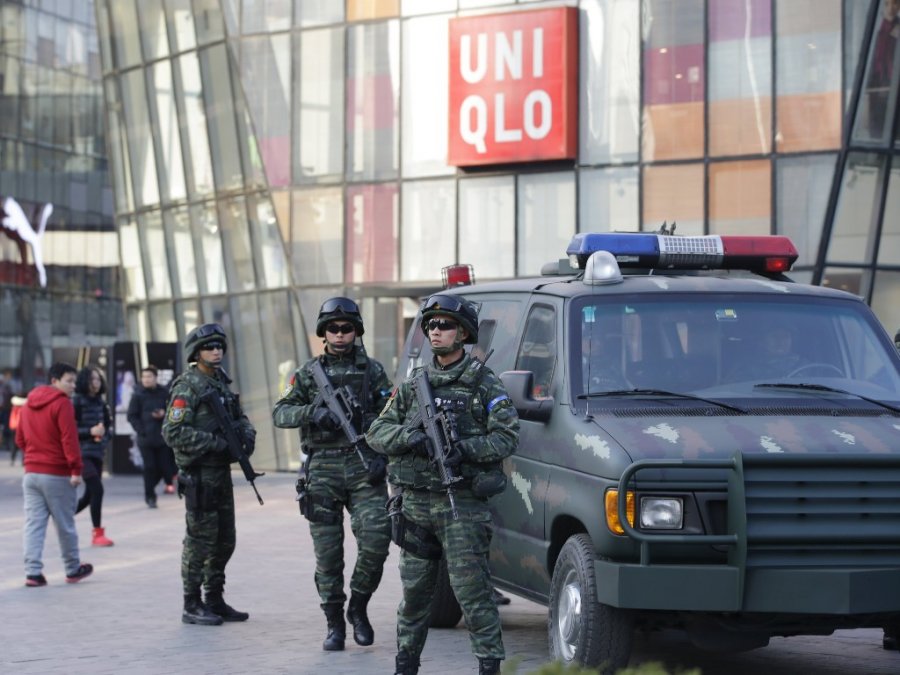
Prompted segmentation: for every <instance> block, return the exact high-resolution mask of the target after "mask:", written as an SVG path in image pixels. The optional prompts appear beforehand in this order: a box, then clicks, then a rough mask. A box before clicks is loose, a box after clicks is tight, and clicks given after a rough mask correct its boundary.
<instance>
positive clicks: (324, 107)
mask: <svg viewBox="0 0 900 675" xmlns="http://www.w3.org/2000/svg"><path fill="white" fill-rule="evenodd" d="M296 39H297V40H299V41H300V48H299V49H297V50H295V53H296V54H297V56H296V58H297V59H298V60H297V61H296V62H295V63H294V72H295V77H296V84H295V86H294V90H295V91H297V92H299V97H298V98H299V102H298V104H297V105H296V106H295V109H294V114H295V116H296V117H295V120H296V121H295V124H294V128H295V134H296V136H295V140H294V158H295V159H294V161H295V166H294V180H295V181H296V182H298V183H305V182H314V181H317V180H329V179H330V180H332V181H334V180H340V178H341V177H342V176H343V173H344V143H343V138H344V30H343V28H326V29H322V30H314V31H304V32H303V33H301V34H300V35H299V37H298V38H296Z"/></svg>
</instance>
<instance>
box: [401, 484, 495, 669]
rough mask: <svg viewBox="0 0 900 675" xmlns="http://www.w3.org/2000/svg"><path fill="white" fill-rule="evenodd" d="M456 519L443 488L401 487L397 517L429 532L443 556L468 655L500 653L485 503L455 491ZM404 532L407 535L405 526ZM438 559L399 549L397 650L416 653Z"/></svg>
mask: <svg viewBox="0 0 900 675" xmlns="http://www.w3.org/2000/svg"><path fill="white" fill-rule="evenodd" d="M455 498H456V508H457V511H458V512H459V520H453V516H452V515H451V513H450V502H449V501H448V499H447V493H446V492H427V491H413V490H406V491H404V493H403V515H404V516H405V517H406V518H407V519H408V520H411V521H413V522H414V523H416V524H417V525H420V526H422V527H424V528H426V529H427V530H429V531H430V532H432V533H433V534H434V535H435V536H436V537H437V538H438V540H439V541H440V542H441V546H443V548H444V555H445V557H446V558H447V571H448V572H449V573H450V586H451V587H452V588H453V594H454V595H455V596H456V599H457V601H458V602H459V606H460V607H461V608H462V611H463V615H464V616H465V619H466V626H468V628H469V640H470V642H471V644H472V653H473V654H475V656H477V657H479V658H494V659H502V658H504V657H505V653H504V650H503V638H502V635H501V631H500V613H499V612H498V611H497V605H496V603H495V602H494V599H493V585H492V583H491V574H490V570H489V569H488V555H489V553H490V544H491V535H492V534H493V527H492V525H491V513H490V510H489V509H488V507H487V503H486V502H485V501H484V500H482V499H479V498H478V497H475V496H474V495H473V494H472V493H471V491H469V490H466V489H461V490H459V491H457V492H456V495H455ZM406 536H407V537H409V536H410V533H409V530H407V533H406ZM439 564H440V562H439V561H437V560H426V559H424V558H419V557H417V556H415V555H413V554H411V553H409V552H408V551H402V552H401V553H400V580H401V581H402V582H403V600H402V602H401V603H400V608H399V609H398V610H397V649H398V650H404V651H407V652H409V653H410V654H413V655H415V656H418V655H419V654H421V653H422V649H423V648H424V647H425V639H426V638H427V637H428V622H429V616H430V614H431V600H432V598H433V596H434V588H435V583H436V581H437V572H438V567H439Z"/></svg>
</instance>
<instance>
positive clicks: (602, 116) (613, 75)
mask: <svg viewBox="0 0 900 675" xmlns="http://www.w3.org/2000/svg"><path fill="white" fill-rule="evenodd" d="M581 14H582V16H581V26H580V33H581V46H580V51H581V76H580V79H581V101H580V104H579V105H580V108H581V113H580V115H579V118H580V126H581V129H580V134H581V152H580V156H579V161H580V162H581V163H582V164H606V163H610V162H633V161H636V160H637V158H638V134H639V129H638V119H639V118H638V109H639V103H640V89H639V86H640V76H639V75H638V73H639V72H640V28H639V4H638V0H583V1H582V3H581Z"/></svg>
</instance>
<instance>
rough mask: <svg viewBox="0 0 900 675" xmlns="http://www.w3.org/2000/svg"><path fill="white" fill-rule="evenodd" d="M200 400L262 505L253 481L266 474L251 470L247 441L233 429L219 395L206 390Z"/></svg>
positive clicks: (211, 389)
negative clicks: (211, 415)
mask: <svg viewBox="0 0 900 675" xmlns="http://www.w3.org/2000/svg"><path fill="white" fill-rule="evenodd" d="M200 400H201V401H202V402H204V403H206V404H207V405H208V406H209V408H210V410H212V413H213V416H214V417H215V421H216V425H217V426H218V430H219V432H221V434H222V438H224V439H225V442H226V443H228V453H229V454H230V455H231V459H232V461H235V462H237V463H238V464H240V465H241V470H242V471H243V472H244V478H246V479H247V480H248V481H249V482H250V487H252V488H253V491H254V492H255V493H256V498H257V499H258V500H259V503H260V505H262V503H263V499H262V497H261V496H260V494H259V490H257V489H256V483H255V482H254V481H255V480H256V479H257V478H259V477H260V476H265V475H266V474H264V473H256V471H254V470H253V466H252V465H251V464H250V457H249V456H248V455H247V451H246V445H247V441H246V439H244V435H243V433H241V432H240V430H239V429H236V428H235V426H234V422H233V420H232V419H231V415H229V414H228V412H227V411H226V410H225V406H224V405H222V399H221V398H219V394H218V392H217V391H216V390H215V389H213V388H210V389H207V390H206V392H205V393H204V394H203V395H202V396H201V397H200Z"/></svg>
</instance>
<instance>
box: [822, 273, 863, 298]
mask: <svg viewBox="0 0 900 675" xmlns="http://www.w3.org/2000/svg"><path fill="white" fill-rule="evenodd" d="M862 281H863V272H862V270H857V269H846V268H840V267H826V268H825V272H824V273H823V276H822V285H823V286H827V287H828V288H836V289H838V290H839V291H845V292H847V293H852V294H853V295H860V294H861V293H860V289H861V288H862Z"/></svg>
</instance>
